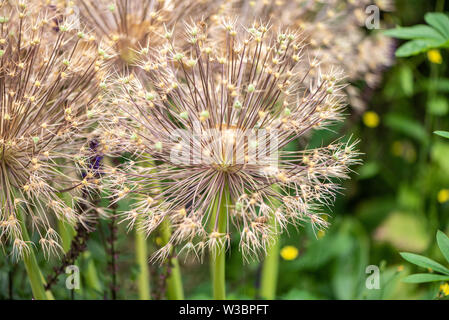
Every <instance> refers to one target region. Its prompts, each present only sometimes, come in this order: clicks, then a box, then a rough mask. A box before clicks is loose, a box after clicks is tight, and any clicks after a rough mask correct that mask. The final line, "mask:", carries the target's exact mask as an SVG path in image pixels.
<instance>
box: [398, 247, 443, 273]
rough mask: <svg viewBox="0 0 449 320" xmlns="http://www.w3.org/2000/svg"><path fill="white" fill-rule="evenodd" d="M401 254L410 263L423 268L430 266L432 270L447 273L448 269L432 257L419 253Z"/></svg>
mask: <svg viewBox="0 0 449 320" xmlns="http://www.w3.org/2000/svg"><path fill="white" fill-rule="evenodd" d="M400 254H401V256H402V257H403V258H404V259H405V260H407V261H408V262H410V263H413V264H416V265H417V266H420V267H423V268H430V269H432V270H434V271H437V272H440V273H444V274H447V275H449V269H448V268H446V267H445V266H443V265H441V264H439V263H438V262H436V261H433V260H432V259H429V258H427V257H424V256H421V255H419V254H414V253H408V252H401V253H400Z"/></svg>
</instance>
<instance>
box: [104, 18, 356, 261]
mask: <svg viewBox="0 0 449 320" xmlns="http://www.w3.org/2000/svg"><path fill="white" fill-rule="evenodd" d="M205 29H206V28H204V29H200V30H198V31H197V36H198V37H201V38H202V39H203V40H202V41H198V42H195V43H192V44H191V45H190V47H189V48H187V49H185V50H183V51H182V52H183V56H185V57H192V59H195V60H196V61H197V63H196V64H195V66H192V67H190V68H185V67H184V65H183V64H182V63H179V61H178V59H176V53H179V52H180V49H179V48H177V47H176V46H175V45H174V44H173V43H169V45H167V46H165V47H166V48H170V49H168V50H166V51H165V50H164V53H162V54H161V53H160V52H161V50H159V51H158V52H159V53H158V54H157V55H156V56H154V55H151V56H149V57H148V58H145V57H144V58H142V60H141V61H139V64H140V65H141V66H142V69H143V68H144V67H145V66H146V65H148V63H149V62H150V61H153V62H152V63H156V64H158V65H159V67H154V68H152V69H151V70H149V71H148V72H146V73H145V75H146V77H145V79H144V80H142V81H140V80H138V79H132V80H131V81H128V82H126V83H124V82H123V81H121V80H120V79H118V80H117V81H113V82H112V83H111V87H115V88H117V91H114V92H115V93H113V94H112V95H111V96H110V97H108V99H106V100H107V101H106V100H105V103H106V104H108V105H109V106H110V105H114V106H115V107H116V108H115V109H114V110H115V112H116V114H117V118H119V119H120V120H119V122H118V124H117V127H118V128H119V129H117V130H120V131H121V134H120V135H118V136H117V139H118V140H121V141H122V142H121V144H120V146H121V147H122V148H123V149H122V150H119V151H120V152H119V153H122V152H123V151H128V152H133V153H136V152H137V153H138V154H139V155H140V156H141V158H140V160H139V161H136V162H133V163H132V164H129V165H126V168H123V170H122V172H121V173H120V174H119V175H117V177H114V176H112V180H111V181H110V182H111V187H113V186H118V188H117V192H116V193H117V196H119V197H123V196H125V195H135V198H136V203H135V205H134V207H133V208H132V210H131V211H130V212H128V213H125V217H126V218H125V219H126V220H127V221H128V222H129V226H134V225H135V223H136V222H137V223H138V224H139V227H140V228H142V229H143V230H145V231H146V232H147V233H151V232H153V231H154V230H155V229H156V228H157V227H158V226H159V225H160V223H161V222H162V221H164V220H165V219H168V220H170V222H171V224H172V227H173V234H172V236H171V238H170V241H169V246H170V247H171V246H175V245H182V246H184V247H182V248H183V249H182V250H184V249H185V250H193V251H194V252H195V254H196V255H199V256H200V253H201V252H202V250H204V248H207V247H208V248H210V249H211V250H212V252H215V253H216V252H217V250H221V249H223V247H226V246H227V245H228V244H229V241H230V237H231V236H232V235H234V236H235V232H236V231H237V232H238V233H240V239H241V242H240V248H241V250H242V251H243V253H244V257H245V258H247V257H250V256H257V255H258V254H260V253H263V252H264V251H265V249H266V248H267V246H268V245H269V243H270V242H271V241H272V240H273V239H274V236H275V234H276V229H275V228H274V227H273V225H272V224H270V221H272V220H274V221H275V224H276V225H277V226H279V228H277V229H278V230H283V229H284V228H285V227H286V226H287V225H288V224H289V223H292V224H298V223H301V222H302V221H309V222H310V223H312V224H313V226H314V227H316V228H323V227H325V226H326V225H327V222H326V221H325V220H324V218H323V216H322V215H321V206H324V205H329V204H330V203H331V202H332V200H333V198H334V194H335V192H336V190H337V189H338V185H337V184H336V182H335V181H333V178H341V179H343V178H347V177H348V176H347V173H348V170H349V169H348V167H349V166H350V165H351V164H353V163H356V162H357V160H356V156H357V152H356V151H355V150H354V145H353V144H351V143H348V144H345V143H340V142H336V143H334V144H331V145H330V146H327V147H323V148H319V149H315V150H307V151H299V152H287V151H283V148H284V147H285V146H286V145H287V144H288V143H289V142H290V141H291V140H292V139H295V138H297V137H300V136H302V135H304V134H306V133H307V132H309V131H311V130H313V129H319V128H322V127H323V126H326V125H328V124H329V123H332V122H334V121H338V120H341V114H340V113H341V110H342V107H343V103H344V97H343V96H342V90H341V89H342V85H341V84H340V80H339V79H340V74H339V73H338V72H333V73H331V74H321V73H320V72H317V74H316V76H315V77H314V78H313V79H309V78H308V77H310V70H309V64H308V62H307V60H304V59H303V58H302V47H303V45H302V40H303V39H302V38H301V37H300V36H298V35H296V34H292V33H288V32H286V33H282V35H283V36H279V34H277V33H274V32H272V31H271V30H270V28H269V26H266V25H262V26H261V25H253V26H251V28H243V27H242V28H238V27H232V28H229V24H225V25H224V28H223V29H222V32H223V33H224V37H225V38H226V41H227V43H228V45H227V46H222V45H220V44H218V43H216V42H214V41H213V39H211V38H208V37H207V35H206V34H204V33H203V31H202V30H205ZM234 31H235V34H234ZM211 40H212V41H211ZM206 48H210V50H206ZM236 48H238V49H237V51H238V52H237V53H236ZM294 56H296V57H300V58H299V59H294V58H293V57H294ZM155 61H156V62H155ZM162 65H163V66H164V67H160V66H162ZM317 68H319V67H317ZM305 78H307V81H306V80H305ZM148 83H149V84H150V87H151V90H154V92H155V96H154V99H153V100H152V101H151V103H150V102H149V101H148V100H146V99H145V98H144V96H145V95H144V94H139V92H145V91H148V90H149V88H147V87H146V84H148ZM173 84H176V85H175V86H174V85H173ZM306 84H308V85H306ZM249 88H250V89H249ZM330 89H332V90H330ZM237 102H238V105H239V106H238V107H237V108H236V107H235V105H236V103H237ZM186 113H187V114H188V117H184V116H183V115H185V114H186ZM136 150H137V151H136ZM119 172H120V171H119ZM126 172H128V173H126ZM155 186H157V187H158V188H157V189H155ZM125 188H126V190H127V192H126V193H125V192H123V191H124V190H125ZM292 191H293V192H292ZM142 195H146V196H151V197H152V199H154V201H153V202H151V204H150V203H148V202H147V201H146V200H145V197H142ZM220 206H221V207H222V210H221V212H220V213H219V214H217V213H216V208H218V207H220ZM214 208H215V209H214ZM181 211H183V212H184V214H180V212H181ZM136 213H138V215H136ZM137 216H138V217H140V218H141V219H139V220H138V221H137V220H136V219H137ZM139 221H140V222H139ZM219 221H227V222H228V223H227V228H224V229H222V228H221V227H220V224H219ZM231 223H232V225H234V227H232V225H231ZM231 230H236V231H233V232H231ZM166 249H167V248H166V247H164V248H163V249H162V251H160V254H161V257H162V258H163V257H165V253H166Z"/></svg>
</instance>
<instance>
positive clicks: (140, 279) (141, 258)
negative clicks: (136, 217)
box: [135, 229, 151, 300]
mask: <svg viewBox="0 0 449 320" xmlns="http://www.w3.org/2000/svg"><path fill="white" fill-rule="evenodd" d="M135 242H136V243H135V246H136V262H137V264H138V265H139V275H138V276H137V287H138V291H139V299H140V300H150V299H151V295H150V271H149V269H148V261H147V259H148V256H147V252H148V246H147V239H146V236H145V233H144V232H143V231H142V230H139V229H136V231H135Z"/></svg>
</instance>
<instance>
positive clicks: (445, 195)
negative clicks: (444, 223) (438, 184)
mask: <svg viewBox="0 0 449 320" xmlns="http://www.w3.org/2000/svg"><path fill="white" fill-rule="evenodd" d="M448 201H449V189H442V190H440V192H438V202H439V203H445V202H448Z"/></svg>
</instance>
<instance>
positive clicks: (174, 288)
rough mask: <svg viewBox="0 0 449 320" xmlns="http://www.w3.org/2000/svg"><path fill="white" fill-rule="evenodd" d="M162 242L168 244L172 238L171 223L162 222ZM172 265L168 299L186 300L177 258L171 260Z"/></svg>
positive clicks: (167, 221)
mask: <svg viewBox="0 0 449 320" xmlns="http://www.w3.org/2000/svg"><path fill="white" fill-rule="evenodd" d="M161 231H162V242H163V244H164V245H165V244H167V243H168V241H169V240H170V236H171V227H170V221H169V220H167V219H166V220H164V221H162V226H161ZM168 263H169V265H171V272H170V275H169V276H168V278H167V299H168V300H184V288H183V286H182V277H181V269H180V267H179V261H178V258H177V257H172V258H170V261H168Z"/></svg>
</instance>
